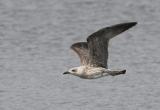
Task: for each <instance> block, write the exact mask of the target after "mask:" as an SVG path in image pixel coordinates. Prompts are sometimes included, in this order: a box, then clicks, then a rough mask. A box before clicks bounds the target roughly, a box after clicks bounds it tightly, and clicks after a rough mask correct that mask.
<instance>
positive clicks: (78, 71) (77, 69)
mask: <svg viewBox="0 0 160 110" xmlns="http://www.w3.org/2000/svg"><path fill="white" fill-rule="evenodd" d="M83 73H84V67H74V68H71V69H69V70H68V71H66V72H64V73H63V74H72V75H76V76H79V75H81V74H83Z"/></svg>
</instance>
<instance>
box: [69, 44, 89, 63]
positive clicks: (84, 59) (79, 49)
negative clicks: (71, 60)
mask: <svg viewBox="0 0 160 110" xmlns="http://www.w3.org/2000/svg"><path fill="white" fill-rule="evenodd" d="M71 49H73V50H74V51H75V52H76V53H77V54H78V56H79V58H80V61H81V64H82V65H88V64H89V51H88V44H87V42H78V43H75V44H73V45H72V46H71Z"/></svg>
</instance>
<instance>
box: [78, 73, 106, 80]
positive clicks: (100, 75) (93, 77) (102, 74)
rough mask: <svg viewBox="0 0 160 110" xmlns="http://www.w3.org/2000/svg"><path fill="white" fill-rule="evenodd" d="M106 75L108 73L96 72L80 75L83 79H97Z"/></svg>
mask: <svg viewBox="0 0 160 110" xmlns="http://www.w3.org/2000/svg"><path fill="white" fill-rule="evenodd" d="M108 75H109V74H108V73H96V74H90V75H83V76H80V77H81V78H84V79H97V78H101V77H103V76H108Z"/></svg>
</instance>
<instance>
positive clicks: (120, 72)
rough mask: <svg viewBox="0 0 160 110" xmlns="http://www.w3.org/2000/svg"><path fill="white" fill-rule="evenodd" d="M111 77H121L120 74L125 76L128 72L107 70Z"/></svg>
mask: <svg viewBox="0 0 160 110" xmlns="http://www.w3.org/2000/svg"><path fill="white" fill-rule="evenodd" d="M106 72H107V73H108V74H109V75H111V76H116V75H120V74H125V73H126V70H120V71H119V70H107V71H106Z"/></svg>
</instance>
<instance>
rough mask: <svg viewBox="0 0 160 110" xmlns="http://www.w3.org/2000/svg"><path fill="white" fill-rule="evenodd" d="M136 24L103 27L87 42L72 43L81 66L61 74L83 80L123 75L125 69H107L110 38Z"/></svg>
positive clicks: (128, 23)
mask: <svg viewBox="0 0 160 110" xmlns="http://www.w3.org/2000/svg"><path fill="white" fill-rule="evenodd" d="M136 24H137V22H127V23H121V24H116V25H112V26H109V27H105V28H102V29H100V30H98V31H97V32H94V33H93V34H91V35H90V36H89V37H88V38H87V42H77V43H74V44H73V45H72V46H71V49H72V50H74V51H75V52H76V53H77V54H78V56H79V58H80V61H81V66H79V67H74V68H71V69H69V70H68V71H66V72H64V73H63V74H71V75H75V76H78V77H80V78H84V79H96V78H100V77H103V76H116V75H120V74H125V73H126V70H125V69H122V70H118V69H116V70H115V69H108V65H107V60H108V44H109V40H110V39H111V38H113V37H115V36H116V35H118V34H120V33H122V32H124V31H126V30H128V29H129V28H131V27H133V26H135V25H136Z"/></svg>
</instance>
